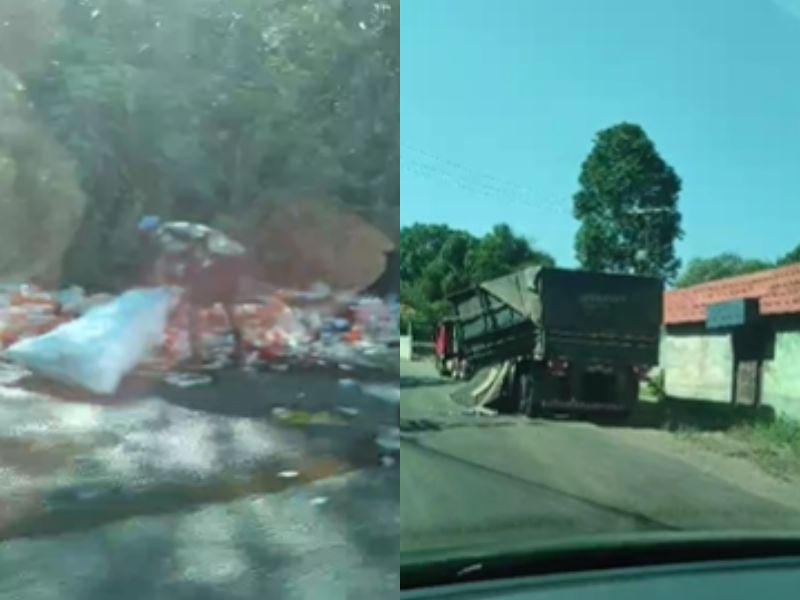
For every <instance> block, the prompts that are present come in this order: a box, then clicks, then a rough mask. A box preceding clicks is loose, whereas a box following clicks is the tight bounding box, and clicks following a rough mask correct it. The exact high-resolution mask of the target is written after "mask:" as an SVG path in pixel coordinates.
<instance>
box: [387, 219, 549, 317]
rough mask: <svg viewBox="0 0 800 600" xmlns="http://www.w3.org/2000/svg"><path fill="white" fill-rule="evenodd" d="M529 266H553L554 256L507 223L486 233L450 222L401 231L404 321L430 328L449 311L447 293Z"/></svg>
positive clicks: (401, 290)
mask: <svg viewBox="0 0 800 600" xmlns="http://www.w3.org/2000/svg"><path fill="white" fill-rule="evenodd" d="M527 265H531V266H532V265H546V266H554V265H555V261H554V260H553V257H552V256H550V255H549V254H547V253H546V252H543V251H542V250H539V249H538V248H537V247H536V246H535V245H534V244H533V242H532V241H530V240H528V239H526V238H524V237H522V236H520V235H518V234H516V233H514V231H513V230H512V229H511V227H509V226H508V225H505V224H500V225H496V226H495V227H494V228H493V229H492V230H491V231H490V232H489V233H487V234H486V235H484V236H475V235H472V234H471V233H468V232H466V231H463V230H460V229H453V228H451V227H448V226H447V225H425V224H415V225H412V226H409V227H403V228H401V229H400V299H401V302H402V303H403V305H404V308H405V310H404V312H403V324H404V325H406V326H407V325H408V324H409V323H414V324H416V326H417V327H418V328H420V329H422V330H424V331H426V332H428V331H430V328H431V326H432V324H433V323H435V322H436V321H437V320H438V319H439V318H441V317H442V316H443V315H444V314H446V313H447V312H448V306H447V303H446V301H445V299H446V297H447V296H448V295H450V294H452V293H454V292H457V291H460V290H463V289H465V288H467V287H469V286H470V285H474V284H476V283H479V282H481V281H485V280H487V279H492V278H494V277H499V276H501V275H504V274H506V273H508V272H510V271H513V270H514V269H517V268H521V267H523V266H527Z"/></svg>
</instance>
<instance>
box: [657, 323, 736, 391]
mask: <svg viewBox="0 0 800 600" xmlns="http://www.w3.org/2000/svg"><path fill="white" fill-rule="evenodd" d="M661 366H662V368H663V369H664V386H665V391H666V393H667V395H668V396H671V397H673V398H684V399H693V400H713V401H717V402H731V392H732V390H733V346H732V343H731V336H730V335H728V334H717V333H715V334H711V333H702V332H699V331H698V332H693V333H678V332H668V333H666V335H663V336H662V338H661Z"/></svg>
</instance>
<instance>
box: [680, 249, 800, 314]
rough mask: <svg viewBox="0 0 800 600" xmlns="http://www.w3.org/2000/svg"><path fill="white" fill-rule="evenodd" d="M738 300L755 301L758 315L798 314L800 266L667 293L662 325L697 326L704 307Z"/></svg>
mask: <svg viewBox="0 0 800 600" xmlns="http://www.w3.org/2000/svg"><path fill="white" fill-rule="evenodd" d="M742 298H757V299H758V301H759V302H758V303H759V308H760V312H761V314H762V315H777V314H786V313H800V264H798V265H791V266H788V267H781V268H779V269H770V270H768V271H759V272H758V273H752V274H750V275H741V276H739V277H730V278H728V279H720V280H719V281H712V282H710V283H704V284H702V285H697V286H694V287H690V288H686V289H682V290H674V291H669V292H667V293H665V294H664V323H665V324H667V325H677V324H682V323H701V322H703V321H705V318H706V306H707V305H709V304H715V303H717V302H727V301H729V300H739V299H742Z"/></svg>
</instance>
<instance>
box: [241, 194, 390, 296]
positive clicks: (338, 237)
mask: <svg viewBox="0 0 800 600" xmlns="http://www.w3.org/2000/svg"><path fill="white" fill-rule="evenodd" d="M232 233H234V234H236V232H233V231H232ZM238 233H239V235H240V236H241V237H242V238H243V241H245V242H246V243H247V244H248V245H249V246H250V248H251V250H252V254H253V257H254V258H255V261H256V263H257V267H258V269H259V271H260V275H261V277H263V278H264V279H266V280H268V281H270V282H271V283H273V284H275V285H278V286H285V287H293V288H308V287H310V286H312V285H314V284H315V283H325V284H327V285H329V286H330V287H332V288H334V289H348V290H356V291H360V290H364V289H366V288H368V287H369V286H371V285H372V284H373V283H374V282H376V281H377V280H379V278H380V277H381V275H382V274H383V273H384V271H385V270H386V268H387V255H389V254H390V253H391V252H392V251H393V250H394V249H395V244H394V243H393V242H392V240H391V239H389V237H388V236H387V235H385V234H384V233H383V232H382V231H381V230H380V229H379V228H377V227H376V226H374V225H371V224H370V223H368V222H367V221H366V220H365V219H364V218H362V217H360V216H358V215H357V214H355V213H354V212H352V211H350V210H348V209H347V207H346V206H345V205H343V204H342V203H339V202H334V201H332V200H327V199H281V200H280V201H275V202H273V203H272V204H271V205H270V206H269V208H268V209H267V210H266V211H264V212H263V213H262V214H261V215H260V216H259V217H258V218H256V219H255V220H254V222H253V223H252V224H251V227H250V228H249V230H248V231H246V232H245V231H240V232H238Z"/></svg>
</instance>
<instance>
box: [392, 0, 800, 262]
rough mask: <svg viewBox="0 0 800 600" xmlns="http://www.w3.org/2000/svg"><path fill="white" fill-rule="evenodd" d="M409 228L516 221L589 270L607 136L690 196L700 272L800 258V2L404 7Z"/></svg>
mask: <svg viewBox="0 0 800 600" xmlns="http://www.w3.org/2000/svg"><path fill="white" fill-rule="evenodd" d="M401 36H402V37H401V60H402V63H401V67H402V88H401V103H400V104H401V106H400V109H401V140H402V141H401V224H402V225H408V224H411V223H413V222H419V221H422V222H437V223H448V224H450V225H451V226H453V227H459V228H464V229H467V230H469V231H472V232H473V233H476V234H482V233H484V232H485V231H487V230H488V229H489V228H490V227H491V226H492V225H493V224H494V223H497V222H501V221H502V222H508V223H510V224H511V225H512V226H513V227H514V228H515V229H516V231H517V232H518V233H520V234H522V235H525V236H527V237H530V238H532V239H534V240H535V241H536V243H537V244H538V245H539V246H540V247H542V248H543V249H545V250H547V251H549V252H550V253H551V254H553V255H554V256H555V257H556V259H557V260H558V262H559V263H560V264H563V265H574V264H575V263H574V257H573V246H572V244H573V238H574V234H575V230H576V229H577V223H576V221H575V220H574V219H573V218H572V216H571V202H572V201H571V197H572V194H573V193H574V192H575V191H576V190H577V178H578V174H579V170H580V164H581V162H582V161H583V159H584V158H585V156H586V155H587V153H588V152H589V151H590V150H591V147H592V140H593V138H594V135H595V133H596V132H597V131H599V130H600V129H603V128H605V127H608V126H611V125H613V124H616V123H618V122H621V121H630V122H635V123H638V124H640V125H642V126H643V127H644V129H645V131H646V132H647V133H648V135H649V136H650V137H651V139H652V140H653V141H654V142H655V144H656V147H657V149H658V151H659V152H660V153H661V155H662V156H663V158H664V159H665V160H666V161H667V162H668V163H670V164H671V165H672V166H673V167H674V168H675V170H676V171H677V172H678V174H679V175H680V177H681V178H682V180H683V192H682V194H681V200H680V208H681V211H682V213H683V216H684V230H685V237H684V239H683V241H681V242H679V244H678V254H679V255H680V257H681V258H683V259H684V261H685V260H687V259H688V258H691V257H694V256H708V255H713V254H716V253H719V252H722V251H735V252H739V253H741V254H743V255H745V256H751V257H757V258H765V259H773V258H775V257H776V256H777V255H780V254H782V253H784V252H786V251H788V250H789V249H790V248H792V247H794V246H795V245H796V244H798V243H800V0H647V1H643V0H403V4H402V17H401Z"/></svg>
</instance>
